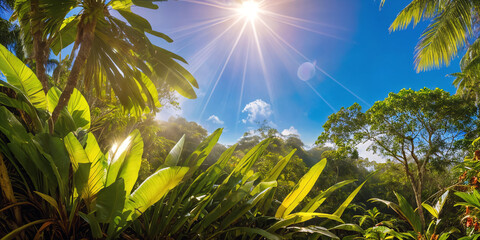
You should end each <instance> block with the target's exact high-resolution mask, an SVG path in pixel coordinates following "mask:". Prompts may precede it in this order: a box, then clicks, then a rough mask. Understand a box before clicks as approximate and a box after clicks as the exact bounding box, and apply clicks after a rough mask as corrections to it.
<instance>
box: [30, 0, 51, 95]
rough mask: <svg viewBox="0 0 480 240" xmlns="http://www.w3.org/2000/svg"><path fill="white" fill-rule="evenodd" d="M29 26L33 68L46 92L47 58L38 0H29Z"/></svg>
mask: <svg viewBox="0 0 480 240" xmlns="http://www.w3.org/2000/svg"><path fill="white" fill-rule="evenodd" d="M30 6H31V15H30V19H31V20H30V27H31V34H32V36H33V54H34V59H35V70H36V75H37V77H38V80H40V82H41V83H42V87H43V91H44V92H45V94H47V93H48V79H47V74H46V69H45V65H46V62H47V58H48V51H46V46H47V44H46V42H45V41H44V39H43V36H42V35H43V33H42V30H43V23H42V20H41V16H40V7H39V0H32V1H31V5H30Z"/></svg>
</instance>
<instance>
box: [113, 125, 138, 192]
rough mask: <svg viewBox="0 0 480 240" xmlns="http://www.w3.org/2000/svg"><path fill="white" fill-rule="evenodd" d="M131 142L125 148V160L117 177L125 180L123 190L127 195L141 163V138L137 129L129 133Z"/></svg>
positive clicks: (135, 179)
mask: <svg viewBox="0 0 480 240" xmlns="http://www.w3.org/2000/svg"><path fill="white" fill-rule="evenodd" d="M129 137H131V139H132V142H131V144H130V146H129V148H128V149H127V151H128V152H127V154H126V156H125V160H124V161H123V164H122V166H121V168H120V170H119V171H118V176H117V178H123V179H124V180H125V191H126V193H127V196H128V195H130V193H131V192H132V189H133V186H134V185H135V182H137V178H138V171H140V165H141V164H142V155H143V139H142V137H141V136H140V131H138V129H136V130H134V131H133V132H132V133H130V135H129Z"/></svg>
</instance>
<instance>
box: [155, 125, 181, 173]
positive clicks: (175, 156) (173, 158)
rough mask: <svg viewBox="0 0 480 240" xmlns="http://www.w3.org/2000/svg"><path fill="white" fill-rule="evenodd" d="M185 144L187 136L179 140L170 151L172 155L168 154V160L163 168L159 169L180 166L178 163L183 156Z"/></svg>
mask: <svg viewBox="0 0 480 240" xmlns="http://www.w3.org/2000/svg"><path fill="white" fill-rule="evenodd" d="M184 143H185V134H184V135H183V136H182V138H180V140H178V142H177V144H175V146H174V147H173V148H172V150H170V153H168V156H167V158H166V159H165V162H164V163H163V165H162V166H160V167H159V169H160V168H163V167H173V166H176V165H177V164H178V161H179V160H180V156H181V155H182V150H183V144H184Z"/></svg>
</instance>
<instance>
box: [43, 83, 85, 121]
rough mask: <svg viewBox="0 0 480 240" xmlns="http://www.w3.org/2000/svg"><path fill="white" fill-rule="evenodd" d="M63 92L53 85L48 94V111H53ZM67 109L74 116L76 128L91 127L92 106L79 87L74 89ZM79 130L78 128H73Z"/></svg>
mask: <svg viewBox="0 0 480 240" xmlns="http://www.w3.org/2000/svg"><path fill="white" fill-rule="evenodd" d="M61 94H62V92H61V91H60V89H58V88H56V87H52V88H51V89H50V90H49V91H48V94H47V102H48V111H49V112H53V110H54V109H55V107H56V106H57V104H58V99H59V97H60V95H61ZM67 111H68V112H69V113H70V115H71V116H72V119H73V121H74V123H75V127H76V128H83V129H89V128H90V122H91V119H90V106H89V105H88V102H87V100H86V99H85V98H84V97H83V95H82V94H81V93H80V91H78V90H77V89H73V93H72V95H71V96H70V100H68V104H67ZM73 130H77V129H73Z"/></svg>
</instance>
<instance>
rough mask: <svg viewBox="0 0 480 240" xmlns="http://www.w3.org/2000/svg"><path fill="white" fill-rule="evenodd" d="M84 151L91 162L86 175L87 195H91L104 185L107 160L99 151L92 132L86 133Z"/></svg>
mask: <svg viewBox="0 0 480 240" xmlns="http://www.w3.org/2000/svg"><path fill="white" fill-rule="evenodd" d="M85 152H86V153H87V158H88V160H89V161H90V163H91V166H90V174H89V177H88V191H87V193H88V195H87V197H92V196H93V195H95V194H96V193H97V192H98V191H100V190H101V189H102V188H103V186H104V185H105V177H106V170H107V161H106V159H105V156H104V155H103V153H102V152H101V151H100V147H99V146H98V143H97V140H96V139H95V136H94V135H93V134H92V133H88V135H87V142H86V146H85Z"/></svg>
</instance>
